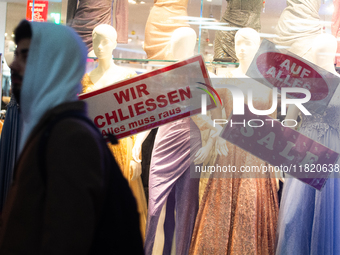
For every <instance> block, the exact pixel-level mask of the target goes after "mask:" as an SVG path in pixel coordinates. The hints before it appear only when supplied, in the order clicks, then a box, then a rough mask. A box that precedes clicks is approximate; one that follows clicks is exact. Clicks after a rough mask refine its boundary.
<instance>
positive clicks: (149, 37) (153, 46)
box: [144, 0, 189, 60]
mask: <svg viewBox="0 0 340 255" xmlns="http://www.w3.org/2000/svg"><path fill="white" fill-rule="evenodd" d="M154 1H155V4H154V6H153V7H152V9H151V11H150V15H149V18H148V20H147V22H146V26H145V41H144V51H145V52H146V54H147V57H148V59H160V60H163V59H171V57H170V58H169V54H170V49H169V41H170V39H171V36H172V33H173V32H174V31H175V30H176V29H177V28H180V27H188V26H189V25H188V24H186V21H185V20H184V21H183V20H175V19H171V18H173V17H178V16H188V14H187V5H188V0H154Z"/></svg>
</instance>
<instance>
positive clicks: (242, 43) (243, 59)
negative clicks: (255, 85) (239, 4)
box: [229, 28, 260, 78]
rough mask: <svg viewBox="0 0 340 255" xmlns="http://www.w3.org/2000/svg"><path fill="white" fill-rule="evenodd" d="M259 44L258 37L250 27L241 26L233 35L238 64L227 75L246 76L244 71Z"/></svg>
mask: <svg viewBox="0 0 340 255" xmlns="http://www.w3.org/2000/svg"><path fill="white" fill-rule="evenodd" d="M259 45H260V37H259V36H258V34H257V33H256V31H254V29H251V28H243V29H242V30H240V32H239V33H237V37H236V36H235V54H236V57H237V58H238V62H239V66H238V68H236V69H235V70H233V71H231V74H230V75H229V76H231V77H240V78H246V77H247V76H246V74H245V73H246V72H247V70H248V68H249V66H250V64H251V62H252V60H253V58H254V56H255V54H256V51H257V50H258V48H259Z"/></svg>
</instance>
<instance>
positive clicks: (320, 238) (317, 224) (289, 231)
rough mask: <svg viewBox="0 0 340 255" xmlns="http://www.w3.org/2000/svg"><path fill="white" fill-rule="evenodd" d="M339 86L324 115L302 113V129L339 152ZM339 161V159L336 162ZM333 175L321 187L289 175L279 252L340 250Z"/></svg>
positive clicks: (339, 197)
mask: <svg viewBox="0 0 340 255" xmlns="http://www.w3.org/2000/svg"><path fill="white" fill-rule="evenodd" d="M339 112H340V89H339V88H338V89H337V90H336V91H335V94H334V96H333V98H332V100H331V102H330V103H329V105H328V108H327V110H326V112H325V113H324V114H323V115H319V114H315V113H313V114H312V115H310V116H304V115H302V126H301V128H300V130H299V132H300V133H302V134H304V135H306V136H308V137H309V138H311V139H313V140H315V141H317V142H319V143H322V144H323V145H325V146H327V147H328V148H330V149H332V150H334V151H336V152H340V135H339V134H340V114H339ZM336 164H338V167H339V164H340V160H338V162H336ZM339 177H340V175H339V168H338V172H337V173H336V172H334V173H332V174H331V175H330V177H329V179H328V180H327V182H326V184H325V186H324V187H323V189H322V190H321V191H317V190H315V189H314V188H312V187H310V186H308V185H307V184H305V183H303V182H301V181H299V180H297V179H295V178H286V181H285V183H284V186H283V193H282V200H281V206H280V214H279V222H278V232H277V249H276V254H278V255H281V254H282V255H284V254H311V255H316V254H327V255H332V254H334V255H335V254H340V243H339V240H340V218H339V215H340V182H339Z"/></svg>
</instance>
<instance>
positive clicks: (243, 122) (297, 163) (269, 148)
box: [221, 105, 339, 190]
mask: <svg viewBox="0 0 340 255" xmlns="http://www.w3.org/2000/svg"><path fill="white" fill-rule="evenodd" d="M244 106H245V114H244V115H232V116H231V117H230V118H229V120H228V121H227V124H226V125H225V126H224V129H223V131H222V133H221V137H222V138H224V139H225V140H227V141H229V142H231V143H233V144H235V145H237V146H238V147H240V148H242V149H243V150H245V151H247V152H249V153H251V154H253V155H254V156H256V157H258V158H260V159H262V160H264V161H266V162H267V163H269V164H271V165H273V166H275V168H274V170H275V169H276V170H277V171H282V172H285V173H286V174H289V175H291V176H293V177H295V178H297V179H299V180H301V181H303V182H305V183H307V184H308V185H310V186H312V187H313V188H315V189H317V190H321V189H322V187H323V186H324V184H325V182H326V181H327V178H328V176H329V175H330V174H331V173H334V172H339V166H338V165H337V163H336V162H337V160H338V157H339V153H337V152H335V151H333V150H331V149H329V148H327V147H326V146H324V145H322V144H320V143H318V142H316V141H314V140H312V139H310V138H308V137H307V136H305V135H303V134H301V133H299V132H297V131H295V130H293V129H291V128H290V127H286V126H285V125H286V124H285V121H282V122H279V121H277V120H274V119H272V118H271V117H269V116H265V115H255V114H253V113H251V112H250V110H249V108H248V106H247V105H244ZM268 169H270V168H268ZM272 169H273V168H272ZM262 170H263V169H262ZM266 171H267V170H266Z"/></svg>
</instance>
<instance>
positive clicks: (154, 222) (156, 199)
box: [145, 115, 208, 255]
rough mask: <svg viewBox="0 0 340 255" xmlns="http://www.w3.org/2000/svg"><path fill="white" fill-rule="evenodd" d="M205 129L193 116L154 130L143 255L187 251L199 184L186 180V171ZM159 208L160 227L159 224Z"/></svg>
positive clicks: (197, 118) (183, 252)
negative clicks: (161, 218) (162, 212)
mask: <svg viewBox="0 0 340 255" xmlns="http://www.w3.org/2000/svg"><path fill="white" fill-rule="evenodd" d="M207 128H208V125H207V122H206V121H205V120H204V118H203V117H200V116H197V115H196V116H194V117H192V118H185V119H182V120H178V121H176V122H173V123H169V124H166V125H163V126H161V127H160V128H159V129H158V132H157V135H156V139H155V145H154V149H153V152H152V158H151V166H150V178H149V208H148V221H147V226H146V238H145V254H147V255H149V254H157V255H158V254H170V253H171V254H172V252H174V249H175V251H176V253H175V254H178V255H181V254H188V252H189V247H190V240H191V235H192V231H193V228H194V224H195V218H196V214H197V211H198V202H199V201H198V200H199V199H198V189H199V181H200V179H199V178H190V169H192V168H193V167H194V163H193V156H194V155H195V154H196V152H197V151H198V150H199V149H200V148H201V147H202V144H201V133H200V130H206V129H207ZM164 205H166V206H165V207H164V208H163V206H164ZM162 209H163V210H165V216H164V217H165V220H164V225H162V224H159V219H160V215H161V211H162ZM160 229H162V230H160ZM163 231H164V240H161V239H162V238H159V232H163ZM174 233H175V239H173V237H174ZM173 243H175V248H173V247H172V245H173ZM154 246H156V248H155V247H154Z"/></svg>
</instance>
